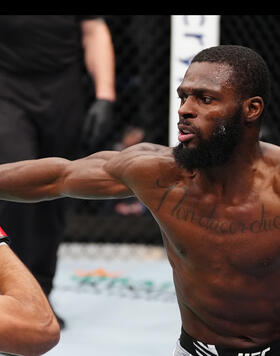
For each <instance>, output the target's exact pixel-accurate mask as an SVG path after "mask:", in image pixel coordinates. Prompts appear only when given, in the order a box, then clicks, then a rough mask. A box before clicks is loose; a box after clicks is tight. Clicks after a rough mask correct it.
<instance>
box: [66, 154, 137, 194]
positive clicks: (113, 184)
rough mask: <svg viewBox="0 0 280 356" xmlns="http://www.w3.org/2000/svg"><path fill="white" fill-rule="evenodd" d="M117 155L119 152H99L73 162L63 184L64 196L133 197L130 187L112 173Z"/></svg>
mask: <svg viewBox="0 0 280 356" xmlns="http://www.w3.org/2000/svg"><path fill="white" fill-rule="evenodd" d="M117 155H119V152H115V151H105V152H98V153H96V154H93V155H91V156H88V157H86V158H83V159H80V160H76V161H73V162H71V163H70V164H69V165H68V168H67V173H66V177H65V180H64V182H63V195H65V196H68V197H73V198H82V199H106V198H107V199H110V198H126V197H131V196H133V195H134V194H133V192H132V191H131V190H130V189H129V187H128V186H127V185H126V184H125V183H124V182H123V181H122V180H121V179H120V178H118V177H117V176H116V175H114V174H112V172H111V169H112V167H113V166H114V162H115V160H116V157H117ZM110 162H112V163H110ZM108 167H110V168H111V169H108ZM113 171H114V168H113Z"/></svg>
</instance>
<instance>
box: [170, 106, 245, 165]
mask: <svg viewBox="0 0 280 356" xmlns="http://www.w3.org/2000/svg"><path fill="white" fill-rule="evenodd" d="M240 115H241V112H240V110H238V112H236V114H235V115H234V116H232V117H231V118H229V119H226V120H224V121H222V122H221V123H220V124H219V125H218V126H217V127H216V128H215V130H214V131H213V133H212V135H211V138H210V139H209V140H206V139H203V138H202V136H201V133H200V132H199V131H198V132H196V136H197V137H198V139H199V145H198V146H197V147H196V148H188V146H187V145H186V146H185V145H184V144H183V143H179V145H178V146H176V147H174V148H173V156H174V158H175V161H176V163H177V164H178V165H179V166H180V167H182V168H184V169H186V170H188V171H193V170H195V169H206V168H210V167H218V166H223V165H225V163H227V162H228V161H229V159H230V158H231V157H232V154H233V152H234V150H235V148H236V146H237V144H238V142H239V141H240V140H241V138H242V134H243V128H242V126H241V119H240V118H241V116H240Z"/></svg>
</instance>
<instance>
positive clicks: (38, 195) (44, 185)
mask: <svg viewBox="0 0 280 356" xmlns="http://www.w3.org/2000/svg"><path fill="white" fill-rule="evenodd" d="M126 160H127V158H126V154H123V153H122V152H114V151H104V152H98V153H95V154H93V155H90V156H88V157H85V158H82V159H79V160H76V161H69V160H66V159H63V158H55V157H52V158H43V159H38V160H28V161H21V162H15V163H8V164H3V165H0V199H3V200H11V201H19V202H20V201H25V202H36V201H41V200H52V199H56V198H60V197H66V196H67V197H73V198H83V199H94V198H96V199H101V198H102V199H103V198H122V197H129V196H132V195H133V193H132V192H131V191H130V189H129V188H128V187H127V186H126V184H125V183H123V182H122V181H121V180H120V179H118V178H116V177H118V176H120V175H121V173H122V172H123V169H124V167H125V164H126ZM106 166H107V167H110V171H111V172H114V173H116V175H114V176H113V175H112V174H111V173H108V169H106ZM119 172H121V173H119Z"/></svg>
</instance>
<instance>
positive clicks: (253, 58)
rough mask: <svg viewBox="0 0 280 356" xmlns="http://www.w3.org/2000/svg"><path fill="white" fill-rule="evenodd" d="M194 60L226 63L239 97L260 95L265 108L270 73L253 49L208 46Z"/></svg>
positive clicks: (268, 91)
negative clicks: (229, 68) (230, 69)
mask: <svg viewBox="0 0 280 356" xmlns="http://www.w3.org/2000/svg"><path fill="white" fill-rule="evenodd" d="M194 62H212V63H222V64H228V65H229V66H230V67H231V68H232V70H233V75H232V78H231V80H232V84H233V86H234V88H235V90H236V93H237V95H238V96H239V98H240V99H241V100H246V99H248V98H251V97H253V96H261V97H262V98H263V101H264V104H265V105H264V106H265V108H267V105H268V102H269V99H270V88H271V83H270V73H269V69H268V66H267V64H266V62H265V60H264V59H263V58H262V56H261V55H260V54H258V53H257V52H255V51H254V50H253V49H251V48H248V47H244V46H238V45H220V46H215V47H209V48H206V49H203V50H202V51H200V52H199V53H198V54H197V55H195V56H194V58H193V59H192V62H191V63H194ZM264 111H265V110H264ZM263 114H264V113H263ZM262 116H263V115H262Z"/></svg>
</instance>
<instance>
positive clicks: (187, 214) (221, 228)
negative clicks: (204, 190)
mask: <svg viewBox="0 0 280 356" xmlns="http://www.w3.org/2000/svg"><path fill="white" fill-rule="evenodd" d="M156 186H157V187H159V188H166V190H165V192H164V193H163V195H162V197H161V199H160V201H159V205H158V207H157V209H156V211H157V212H159V211H160V210H161V209H162V207H163V205H164V202H165V201H166V199H167V197H168V196H169V194H170V193H171V191H172V190H173V189H174V188H175V187H176V184H175V185H172V186H170V187H165V186H163V185H161V184H160V182H159V180H157V182H156ZM187 197H188V191H187V189H184V190H183V193H182V195H181V197H180V198H179V200H178V201H177V202H175V204H174V205H173V206H172V207H171V209H170V208H169V209H170V211H169V213H170V215H171V216H173V217H174V218H175V219H177V220H181V221H185V222H188V223H191V224H193V225H198V226H200V227H201V228H203V229H205V230H208V231H212V232H215V233H219V234H235V233H247V232H251V233H256V234H257V233H261V232H268V231H273V230H280V215H275V216H269V217H268V216H266V214H265V206H264V204H262V205H261V208H260V217H259V218H258V219H256V220H254V221H250V222H248V223H243V222H238V221H233V222H228V221H223V220H219V219H217V218H215V211H216V205H213V206H209V208H210V213H209V214H207V215H201V213H199V212H198V211H197V209H195V208H191V207H187V206H186V205H184V204H183V202H184V201H186V200H187Z"/></svg>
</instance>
